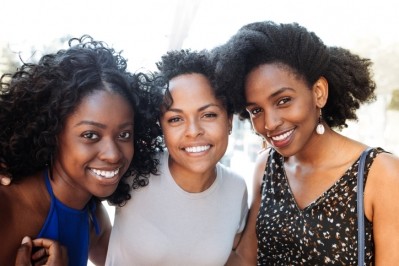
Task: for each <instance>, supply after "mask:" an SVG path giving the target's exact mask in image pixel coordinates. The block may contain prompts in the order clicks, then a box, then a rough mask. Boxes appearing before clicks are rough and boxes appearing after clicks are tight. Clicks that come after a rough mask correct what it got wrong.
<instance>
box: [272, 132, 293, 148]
mask: <svg viewBox="0 0 399 266" xmlns="http://www.w3.org/2000/svg"><path fill="white" fill-rule="evenodd" d="M294 131H295V129H290V130H285V131H281V132H279V133H278V134H273V135H269V134H268V135H267V138H268V139H269V141H270V143H271V144H272V145H273V146H274V147H276V148H282V147H285V146H287V145H288V144H289V143H291V140H292V136H293V133H294Z"/></svg>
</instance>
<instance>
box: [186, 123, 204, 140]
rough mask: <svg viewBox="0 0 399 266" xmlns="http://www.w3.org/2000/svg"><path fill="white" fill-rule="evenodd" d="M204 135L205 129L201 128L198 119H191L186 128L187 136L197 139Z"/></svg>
mask: <svg viewBox="0 0 399 266" xmlns="http://www.w3.org/2000/svg"><path fill="white" fill-rule="evenodd" d="M203 134H204V129H203V128H202V126H201V123H200V121H198V120H197V119H191V120H189V121H188V125H187V128H186V136H189V137H197V136H199V135H203Z"/></svg>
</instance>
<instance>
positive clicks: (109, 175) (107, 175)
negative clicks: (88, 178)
mask: <svg viewBox="0 0 399 266" xmlns="http://www.w3.org/2000/svg"><path fill="white" fill-rule="evenodd" d="M91 171H93V173H95V174H96V175H98V176H101V177H104V178H112V177H114V176H116V175H117V174H118V173H119V168H118V169H116V170H114V171H103V170H97V169H91Z"/></svg>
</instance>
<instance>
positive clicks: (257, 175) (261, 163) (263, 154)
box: [254, 148, 270, 184]
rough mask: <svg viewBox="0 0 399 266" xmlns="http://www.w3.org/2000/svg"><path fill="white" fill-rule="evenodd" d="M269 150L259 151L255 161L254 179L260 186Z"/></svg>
mask: <svg viewBox="0 0 399 266" xmlns="http://www.w3.org/2000/svg"><path fill="white" fill-rule="evenodd" d="M269 153H270V148H266V149H263V150H261V151H260V152H259V153H258V157H257V158H256V161H255V171H254V179H255V182H256V183H258V184H260V183H261V182H262V178H263V174H264V172H265V169H266V163H267V160H268V158H269Z"/></svg>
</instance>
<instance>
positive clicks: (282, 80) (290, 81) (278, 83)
mask: <svg viewBox="0 0 399 266" xmlns="http://www.w3.org/2000/svg"><path fill="white" fill-rule="evenodd" d="M298 84H301V85H303V84H305V82H304V80H303V79H302V78H301V77H300V76H299V75H298V74H297V73H296V72H294V71H293V70H292V69H291V68H290V67H289V66H286V65H283V64H277V63H273V64H263V65H260V66H258V67H256V68H254V69H253V70H252V71H251V72H249V74H248V76H247V78H246V80H245V91H246V95H247V97H251V96H254V95H253V91H263V92H266V91H270V93H272V91H274V90H278V89H281V88H284V87H293V88H295V87H297V85H298Z"/></svg>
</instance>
